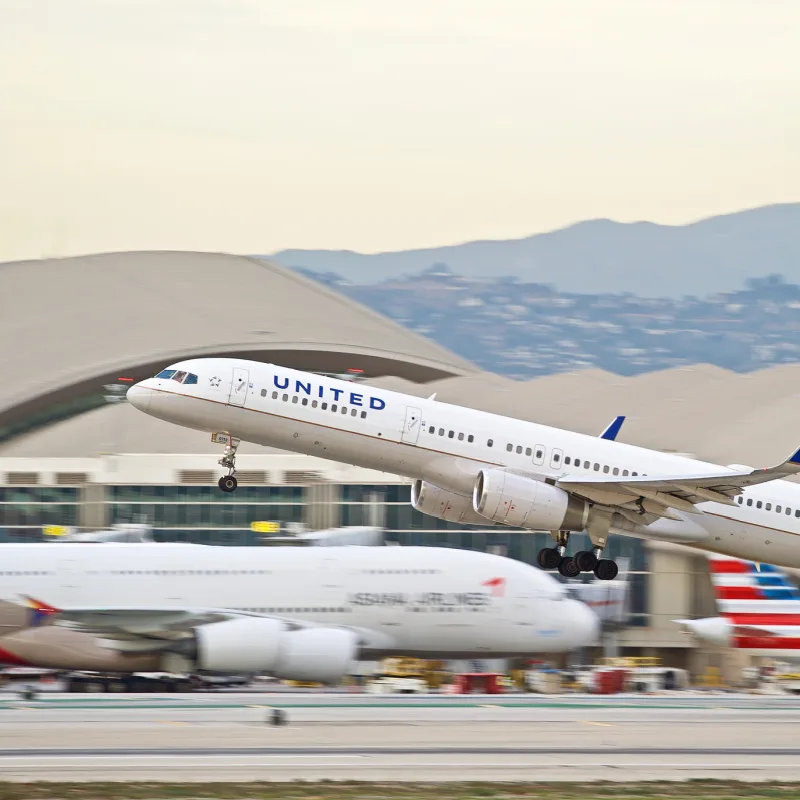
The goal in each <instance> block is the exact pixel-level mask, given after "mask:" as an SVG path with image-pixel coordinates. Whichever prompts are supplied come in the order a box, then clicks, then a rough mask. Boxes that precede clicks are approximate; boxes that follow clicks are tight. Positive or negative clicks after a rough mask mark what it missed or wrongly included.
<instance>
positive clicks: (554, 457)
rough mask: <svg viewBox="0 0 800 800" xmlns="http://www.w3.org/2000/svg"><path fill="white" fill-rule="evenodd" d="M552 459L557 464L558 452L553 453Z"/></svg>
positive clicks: (558, 459)
mask: <svg viewBox="0 0 800 800" xmlns="http://www.w3.org/2000/svg"><path fill="white" fill-rule="evenodd" d="M553 461H555V462H556V464H558V462H559V461H561V456H560V455H559V454H558V453H553Z"/></svg>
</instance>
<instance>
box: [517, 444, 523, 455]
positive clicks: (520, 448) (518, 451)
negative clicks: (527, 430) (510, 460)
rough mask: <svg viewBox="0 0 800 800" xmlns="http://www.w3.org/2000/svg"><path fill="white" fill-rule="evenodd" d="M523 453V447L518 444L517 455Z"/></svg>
mask: <svg viewBox="0 0 800 800" xmlns="http://www.w3.org/2000/svg"><path fill="white" fill-rule="evenodd" d="M521 452H522V445H521V444H518V445H517V453H521Z"/></svg>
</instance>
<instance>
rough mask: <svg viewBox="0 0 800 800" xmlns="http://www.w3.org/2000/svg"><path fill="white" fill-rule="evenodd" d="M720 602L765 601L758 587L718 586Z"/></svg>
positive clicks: (716, 588)
mask: <svg viewBox="0 0 800 800" xmlns="http://www.w3.org/2000/svg"><path fill="white" fill-rule="evenodd" d="M715 590H716V592H717V597H718V598H719V599H720V600H764V599H765V597H764V595H763V594H762V593H761V590H760V589H759V588H758V586H716V587H715Z"/></svg>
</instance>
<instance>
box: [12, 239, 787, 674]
mask: <svg viewBox="0 0 800 800" xmlns="http://www.w3.org/2000/svg"><path fill="white" fill-rule="evenodd" d="M87 287H89V289H90V290H89V291H87ZM0 288H1V289H2V291H3V293H4V295H7V296H14V297H15V298H18V302H15V304H14V307H12V308H10V309H9V313H7V314H6V315H4V316H3V317H2V318H0V333H1V334H2V336H1V337H0V349H2V351H3V363H4V364H6V365H7V375H14V376H15V379H14V380H13V381H11V380H9V381H6V382H4V383H3V384H0V540H2V541H23V540H34V541H39V540H44V539H46V538H47V536H46V529H47V528H48V527H49V526H57V527H58V526H61V527H64V526H66V527H71V528H77V529H80V530H97V529H102V528H104V527H107V526H109V525H112V524H117V523H124V522H144V523H147V524H148V525H151V526H152V527H153V529H154V534H155V537H156V538H157V539H158V540H162V541H189V542H197V543H201V544H211V545H252V546H264V543H265V537H268V536H269V535H270V532H271V531H275V530H281V531H282V532H283V533H286V532H290V531H292V530H298V529H301V528H302V529H304V530H321V529H324V528H331V527H338V526H352V525H372V526H379V527H381V528H383V529H384V530H385V539H386V540H387V542H389V543H396V544H399V545H412V544H413V545H434V546H444V547H461V548H469V549H478V550H488V551H491V552H495V553H498V554H502V555H507V556H509V557H511V558H515V559H519V560H522V561H525V562H528V563H535V557H536V553H537V552H538V550H539V549H540V548H541V547H543V546H545V543H546V541H548V540H549V538H550V537H549V535H548V534H531V533H528V532H525V531H519V530H513V529H509V528H504V527H500V526H493V525H491V524H489V523H487V525H486V526H485V527H474V526H457V525H455V524H452V523H447V522H444V521H442V520H437V519H434V518H432V517H428V516H425V515H422V514H420V513H419V512H417V511H416V510H414V509H413V508H412V507H411V505H410V503H409V498H410V488H411V487H410V482H409V481H407V480H406V479H404V478H401V477H399V476H396V475H390V474H386V473H380V472H375V471H372V470H365V469H361V468H358V467H353V466H349V465H342V464H337V463H333V462H329V461H324V460H322V459H318V458H312V457H308V456H300V455H294V454H287V453H282V452H279V451H275V450H271V449H270V448H265V447H260V446H257V445H248V444H247V443H243V445H242V446H241V448H240V450H239V455H238V458H237V468H238V470H237V477H238V479H239V483H240V487H239V489H238V491H237V492H235V493H234V494H224V493H222V492H220V491H219V489H218V488H217V484H216V482H217V479H218V478H219V476H220V474H221V472H222V470H221V468H220V467H219V466H218V465H217V460H218V458H219V457H220V456H221V451H220V450H221V449H220V448H219V447H218V446H216V445H213V444H212V443H211V441H210V437H208V436H206V435H204V434H202V433H198V432H196V431H191V430H188V429H181V428H177V427H176V426H172V425H169V424H167V423H164V422H161V421H159V420H157V419H154V418H152V417H149V416H146V415H143V414H140V413H138V412H136V411H135V410H134V409H132V408H131V407H130V406H128V405H127V404H126V403H124V402H116V401H117V400H119V399H120V398H121V397H122V396H123V393H124V389H125V388H126V387H127V385H129V381H130V380H140V379H142V378H144V377H148V376H150V375H153V374H155V373H156V372H157V371H158V370H159V369H161V368H163V367H164V366H165V365H167V364H169V363H171V362H174V361H177V360H179V359H182V358H188V357H194V356H208V355H230V356H236V357H245V358H253V359H256V360H262V361H269V362H272V363H276V364H281V365H285V366H289V367H294V368H298V369H305V370H309V371H318V372H326V373H348V372H349V371H350V372H351V374H353V375H358V376H359V379H365V380H368V381H370V382H372V383H375V384H377V385H381V386H384V387H385V388H390V389H397V390H400V391H404V392H408V393H410V394H417V395H420V396H430V395H431V394H432V393H433V392H436V393H437V398H439V399H441V400H444V401H447V402H456V403H460V404H463V405H468V406H474V407H479V408H485V409H487V410H490V411H494V412H497V413H504V414H507V415H509V416H515V417H520V418H527V419H534V420H536V421H538V422H542V423H544V424H551V425H557V426H561V427H565V428H570V429H573V430H579V431H582V432H585V433H595V434H596V433H599V431H600V430H602V429H603V427H604V426H605V424H606V423H607V422H608V421H610V419H612V418H613V417H614V416H616V415H617V414H626V415H627V416H628V420H627V421H626V424H625V428H624V429H623V432H622V435H621V436H620V439H621V440H623V441H627V442H630V443H633V444H640V445H643V446H647V447H653V448H659V449H673V450H678V451H681V452H689V453H697V454H698V455H700V456H702V457H704V458H708V459H710V460H715V461H717V462H718V463H731V462H734V461H735V462H738V463H747V462H748V460H750V463H755V464H757V465H758V464H761V463H773V462H776V461H778V460H779V459H780V457H781V456H783V455H785V453H784V452H783V451H784V450H786V449H787V442H786V430H787V428H786V424H785V420H786V418H787V415H788V414H795V413H796V411H797V410H800V409H796V404H797V401H796V400H795V399H794V397H795V392H794V386H796V385H797V383H796V381H797V379H798V378H800V370H798V368H796V367H789V368H787V367H781V368H776V369H773V370H769V371H765V373H764V374H761V375H759V374H756V375H755V376H735V375H733V374H731V373H726V372H725V371H724V370H719V369H717V368H713V367H708V366H699V367H696V368H693V369H689V370H669V371H668V372H665V373H654V374H652V375H649V376H648V375H645V376H640V377H638V378H632V379H624V378H620V377H618V376H614V375H609V374H607V373H601V372H599V371H597V370H587V371H586V372H583V373H573V374H565V375H555V376H548V377H546V378H540V379H537V380H533V381H529V382H525V383H518V382H515V381H511V380H509V379H506V378H503V377H501V376H498V375H493V374H489V373H484V372H481V371H480V370H478V369H477V368H476V367H474V366H473V365H472V364H470V363H468V362H466V361H464V360H463V359H461V358H459V357H458V356H456V355H454V354H453V353H450V352H449V351H447V350H445V349H444V348H442V347H439V346H438V345H436V344H435V343H433V342H430V341H428V340H426V339H424V338H423V337H421V336H419V335H417V334H415V333H413V332H411V331H408V330H406V329H404V328H403V327H401V326H399V325H397V324H396V323H394V322H392V321H390V320H388V319H386V318H384V317H382V316H380V315H378V314H375V313H373V312H371V311H369V310H368V309H365V308H363V307H362V306H359V305H358V304H356V303H354V302H352V301H350V300H348V299H346V298H344V297H342V296H340V295H338V294H337V293H335V292H332V291H330V290H328V289H327V288H325V287H323V286H320V285H318V284H316V283H314V282H312V281H309V280H307V279H305V278H303V277H302V276H299V275H297V274H295V273H294V272H292V271H290V270H287V269H284V268H282V267H278V266H275V265H273V264H269V263H266V262H264V261H261V260H258V259H252V258H245V257H238V256H228V255H218V254H208V253H163V252H159V253H119V254H106V255H97V256H89V257H80V258H70V259H61V260H48V261H39V262H22V263H14V264H5V265H0ZM115 387H116V388H115ZM764 397H770V398H771V402H772V403H773V404H774V405H775V406H776V407H775V408H774V409H773V413H766V414H765V413H763V407H762V406H761V405H760V404H762V401H763V398H764ZM756 412H759V413H756ZM726 415H727V417H726ZM796 418H800V417H796ZM731 429H734V430H737V437H736V439H735V440H732V439H731V437H730V435H729V432H730V430H731ZM779 432H780V435H779ZM791 444H796V442H791ZM733 445H735V452H732V451H731V449H732V446H733ZM575 538H577V537H573V539H575ZM76 547H79V545H76ZM607 552H608V553H609V555H610V557H613V558H619V557H625V558H626V559H628V562H629V565H630V573H631V576H630V608H629V615H628V620H627V623H628V624H627V627H626V628H625V629H624V630H623V631H622V632H621V633H620V634H619V636H618V640H617V641H618V644H619V646H620V647H621V648H622V651H623V652H624V653H625V654H629V655H660V656H662V657H664V658H665V659H666V660H668V661H669V663H671V664H673V665H675V666H686V667H689V668H691V669H692V670H693V671H695V672H699V671H701V670H702V668H703V667H704V666H705V665H707V664H711V665H714V666H721V667H723V668H725V667H726V666H729V665H730V666H731V667H732V665H731V664H729V662H731V659H733V658H734V657H733V656H732V655H731V654H729V653H728V654H726V653H723V652H721V651H717V652H714V651H709V650H700V649H698V648H697V647H696V642H695V641H694V640H693V639H692V638H691V637H689V636H687V635H686V634H684V633H682V632H681V631H680V629H679V628H678V626H677V625H675V624H674V622H673V620H675V619H678V618H687V617H693V616H697V617H701V616H711V615H714V614H715V608H714V600H713V594H712V590H711V585H710V581H709V578H708V574H707V569H706V563H705V557H704V556H703V555H702V554H697V553H695V552H692V551H690V550H688V549H686V548H681V547H678V546H673V545H664V544H659V543H651V542H645V541H642V540H638V539H634V538H630V537H621V536H612V537H611V540H610V544H609V548H608V551H607ZM77 557H78V558H79V556H77Z"/></svg>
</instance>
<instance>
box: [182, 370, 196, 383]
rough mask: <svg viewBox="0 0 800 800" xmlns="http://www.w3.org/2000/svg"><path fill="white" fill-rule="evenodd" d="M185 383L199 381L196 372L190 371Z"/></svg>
mask: <svg viewBox="0 0 800 800" xmlns="http://www.w3.org/2000/svg"><path fill="white" fill-rule="evenodd" d="M184 383H197V375H195V374H194V372H190V373H189V374H188V375H187V376H186V380H185V381H184Z"/></svg>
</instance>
